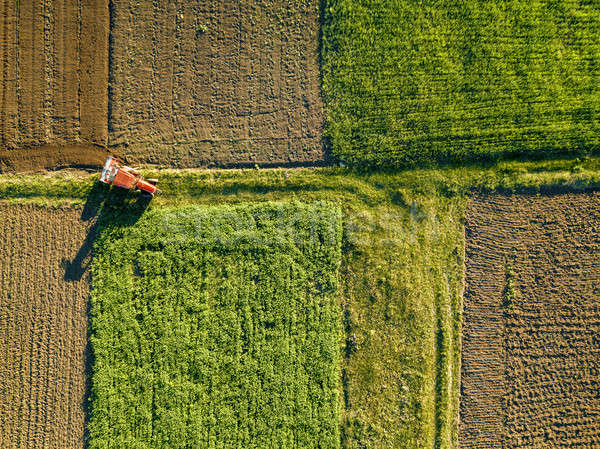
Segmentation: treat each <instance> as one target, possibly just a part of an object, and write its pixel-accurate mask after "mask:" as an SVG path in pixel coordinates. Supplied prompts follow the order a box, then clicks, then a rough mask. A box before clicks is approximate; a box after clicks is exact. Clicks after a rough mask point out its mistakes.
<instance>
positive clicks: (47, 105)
mask: <svg viewBox="0 0 600 449" xmlns="http://www.w3.org/2000/svg"><path fill="white" fill-rule="evenodd" d="M108 32H109V10H108V2H107V1H105V0H59V1H42V0H28V1H15V0H0V149H1V150H2V152H1V153H0V159H5V160H10V159H11V158H13V157H14V158H17V159H18V154H17V155H15V154H11V152H18V151H21V150H22V149H24V148H35V147H37V146H40V145H45V144H54V145H61V144H95V145H103V146H106V144H107V135H108ZM80 148H83V149H85V148H90V147H89V146H88V147H85V146H82V147H80Z"/></svg>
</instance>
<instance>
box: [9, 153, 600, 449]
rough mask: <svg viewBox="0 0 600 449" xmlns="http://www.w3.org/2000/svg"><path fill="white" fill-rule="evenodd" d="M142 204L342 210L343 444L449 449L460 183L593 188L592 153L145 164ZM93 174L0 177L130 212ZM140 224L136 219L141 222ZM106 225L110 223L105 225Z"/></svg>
mask: <svg viewBox="0 0 600 449" xmlns="http://www.w3.org/2000/svg"><path fill="white" fill-rule="evenodd" d="M146 175H148V176H152V177H158V178H159V180H160V181H159V183H160V187H161V189H162V190H163V194H162V195H161V196H158V197H156V198H155V199H154V200H153V201H152V203H151V204H150V207H149V208H148V209H147V210H146V211H145V212H144V213H143V214H142V219H143V218H144V217H145V216H146V215H147V214H150V213H153V211H154V210H157V211H159V210H161V209H162V208H165V207H166V208H171V207H186V206H188V205H201V204H204V205H215V204H224V205H235V204H238V203H248V202H255V203H262V202H266V201H294V200H300V201H302V202H306V203H313V202H315V201H328V202H331V203H335V204H339V205H340V207H341V209H342V226H343V231H342V256H341V257H342V262H341V267H340V271H339V273H340V280H339V292H340V306H341V310H342V313H343V331H342V332H343V337H342V338H343V340H344V341H343V343H344V347H343V348H342V351H341V370H342V375H341V382H342V388H343V396H342V398H341V403H342V404H341V407H342V411H341V423H340V428H341V445H342V447H344V448H361V447H371V448H398V447H409V448H431V447H441V448H454V447H457V441H456V440H457V435H456V430H457V419H458V414H457V413H458V409H457V405H458V394H459V385H460V383H459V382H460V379H459V375H460V371H459V367H460V364H459V362H460V332H461V328H460V327H461V310H462V307H461V299H460V298H461V296H460V295H461V289H462V276H463V248H464V234H463V232H464V231H463V219H464V210H465V204H466V201H467V198H468V196H469V194H470V192H471V191H472V189H484V190H497V191H526V192H531V193H536V192H547V191H557V190H575V191H577V190H583V189H590V188H595V189H598V188H600V159H597V158H587V159H566V160H555V161H545V162H503V163H498V164H493V165H486V166H482V165H472V166H466V167H460V168H452V167H448V168H443V169H419V170H406V171H399V172H397V173H394V174H387V173H359V172H353V171H349V170H345V169H318V170H284V169H281V170H242V171H210V172H209V171H200V172H198V171H161V172H152V171H147V172H146ZM96 179H97V177H96V176H90V177H83V178H82V177H78V176H76V175H69V174H63V175H57V174H54V175H51V176H46V175H35V176H20V177H11V176H6V175H4V176H0V197H1V198H4V199H5V200H6V201H11V202H20V203H24V202H35V203H40V204H46V205H48V206H49V207H52V206H53V205H55V204H61V203H72V202H79V203H85V204H86V207H85V209H86V210H88V211H90V213H91V212H92V211H94V210H99V212H100V214H101V215H102V216H103V217H106V218H107V219H110V220H116V221H121V219H120V218H119V217H121V216H123V218H124V219H126V220H130V221H133V220H135V218H136V217H138V216H139V215H140V213H142V211H141V210H138V209H137V208H136V204H137V195H135V194H130V195H120V194H118V192H117V191H116V190H113V191H108V190H106V189H105V188H104V186H102V185H100V184H97V183H95V180H96ZM140 220H141V219H140ZM115 232H116V231H115Z"/></svg>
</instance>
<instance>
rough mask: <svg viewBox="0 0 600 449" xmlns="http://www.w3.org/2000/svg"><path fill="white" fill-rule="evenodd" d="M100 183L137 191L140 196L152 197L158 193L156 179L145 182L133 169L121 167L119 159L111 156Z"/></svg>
mask: <svg viewBox="0 0 600 449" xmlns="http://www.w3.org/2000/svg"><path fill="white" fill-rule="evenodd" d="M100 181H102V182H103V183H104V184H109V185H110V184H112V185H114V186H117V187H121V188H123V189H129V190H131V189H138V190H140V191H141V192H142V195H147V196H154V194H155V193H160V190H158V189H157V188H156V183H157V182H158V180H157V179H147V180H145V179H144V177H143V176H142V175H141V174H140V172H138V171H137V170H136V169H135V168H131V167H128V166H127V165H123V162H122V161H121V160H120V159H118V158H116V157H112V156H108V159H106V163H105V164H104V169H103V170H102V175H100Z"/></svg>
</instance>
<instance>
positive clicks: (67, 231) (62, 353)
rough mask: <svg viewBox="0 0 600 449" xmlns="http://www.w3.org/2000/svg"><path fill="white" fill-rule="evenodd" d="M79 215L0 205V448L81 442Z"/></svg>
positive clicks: (84, 285) (85, 277) (83, 330)
mask: <svg viewBox="0 0 600 449" xmlns="http://www.w3.org/2000/svg"><path fill="white" fill-rule="evenodd" d="M80 216H81V210H77V209H66V208H60V209H50V208H43V207H34V206H15V205H1V204H0V240H1V241H2V243H1V244H0V360H1V362H0V429H2V431H1V432H0V448H3V449H4V448H6V449H9V448H10V449H14V448H57V449H58V448H60V449H64V448H70V449H71V448H80V447H83V445H84V419H85V409H84V399H85V395H86V375H85V372H86V357H87V356H86V344H87V320H88V317H87V303H88V296H89V274H88V273H87V272H86V270H85V262H86V260H85V257H84V256H85V255H86V254H87V251H88V250H89V243H90V241H91V239H89V238H88V239H87V240H86V235H88V231H89V228H90V225H89V222H88V223H85V222H82V221H80V219H79V217H80ZM70 262H75V263H74V264H72V263H70Z"/></svg>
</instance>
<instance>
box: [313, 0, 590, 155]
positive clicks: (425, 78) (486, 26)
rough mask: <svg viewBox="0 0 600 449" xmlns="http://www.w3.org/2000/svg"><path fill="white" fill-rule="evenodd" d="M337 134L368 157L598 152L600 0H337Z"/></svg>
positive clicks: (337, 143)
mask: <svg viewBox="0 0 600 449" xmlns="http://www.w3.org/2000/svg"><path fill="white" fill-rule="evenodd" d="M325 3H326V5H325V8H324V26H323V52H322V53H323V55H322V56H323V73H324V75H323V76H324V80H323V93H324V97H325V104H326V114H327V126H326V128H327V129H326V133H327V135H328V137H329V138H330V140H331V143H332V148H333V154H334V155H335V156H336V157H339V158H340V159H341V160H342V161H345V162H347V163H352V164H358V165H368V166H385V167H389V166H406V165H414V164H423V163H430V162H434V161H448V160H451V161H464V160H474V159H490V158H497V157H499V156H500V155H503V154H530V155H536V156H539V157H548V156H549V155H550V154H552V153H557V152H577V153H590V152H596V151H597V150H598V149H599V147H600V133H599V131H600V120H599V118H600V89H599V88H598V86H599V85H600V40H599V39H598V35H599V34H600V9H598V5H597V3H595V2H593V1H574V0H533V1H530V0H511V1H503V2H486V1H478V0H469V1H465V2H456V1H453V0H442V1H438V2H422V1H416V0H409V1H404V0H369V1H362V0H360V1H359V0H327V1H326V2H325Z"/></svg>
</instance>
